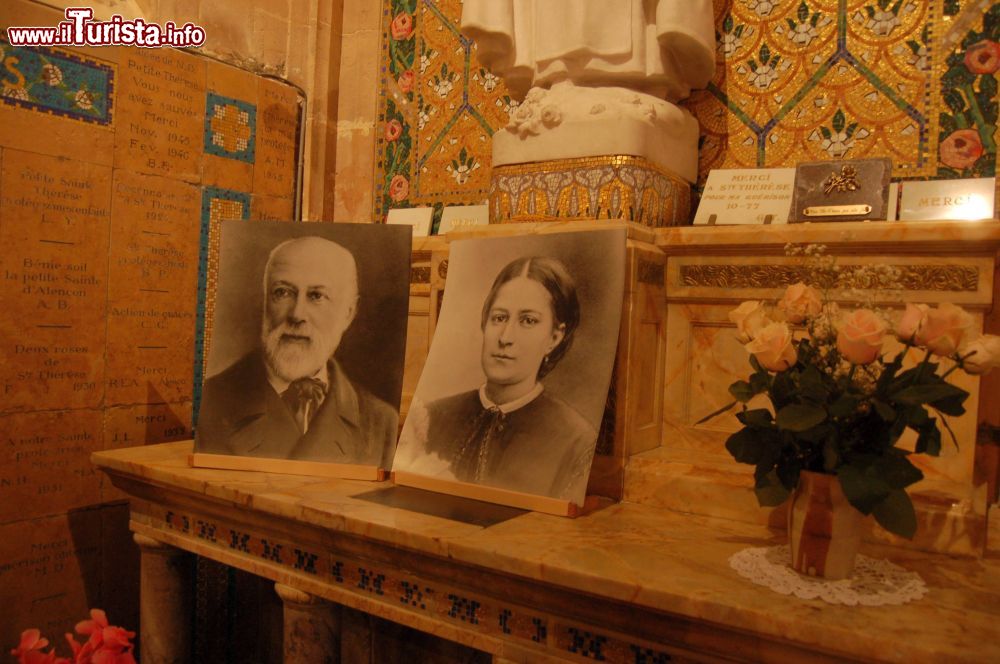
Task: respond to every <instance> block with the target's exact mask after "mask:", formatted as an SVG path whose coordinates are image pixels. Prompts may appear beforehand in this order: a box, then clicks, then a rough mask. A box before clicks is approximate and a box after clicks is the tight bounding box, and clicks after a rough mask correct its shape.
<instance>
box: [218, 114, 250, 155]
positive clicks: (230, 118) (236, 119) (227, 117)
mask: <svg viewBox="0 0 1000 664" xmlns="http://www.w3.org/2000/svg"><path fill="white" fill-rule="evenodd" d="M209 126H210V127H211V129H212V145H217V146H218V147H220V148H222V149H223V150H225V151H226V152H243V151H245V150H246V149H247V147H249V145H250V133H251V132H250V114H249V113H247V112H246V111H244V110H241V109H240V108H239V107H238V106H235V105H233V104H214V105H213V107H212V120H211V122H210V123H209Z"/></svg>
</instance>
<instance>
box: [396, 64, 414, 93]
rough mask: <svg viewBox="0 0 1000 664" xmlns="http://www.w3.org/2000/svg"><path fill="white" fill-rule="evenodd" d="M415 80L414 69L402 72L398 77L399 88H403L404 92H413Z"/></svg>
mask: <svg viewBox="0 0 1000 664" xmlns="http://www.w3.org/2000/svg"><path fill="white" fill-rule="evenodd" d="M415 82H416V76H415V75H414V73H413V70H412V69H407V70H406V71H404V72H403V73H402V74H400V75H399V78H398V79H396V85H398V86H399V89H400V90H402V91H403V92H411V91H412V90H413V84H414V83H415Z"/></svg>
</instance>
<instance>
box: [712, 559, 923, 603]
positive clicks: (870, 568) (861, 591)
mask: <svg viewBox="0 0 1000 664" xmlns="http://www.w3.org/2000/svg"><path fill="white" fill-rule="evenodd" d="M791 564H792V558H791V553H790V552H789V549H788V545H782V546H770V547H763V548H752V549H744V550H742V551H740V552H739V553H735V554H733V555H732V556H731V557H730V558H729V566H730V567H732V568H733V569H734V570H736V571H737V572H738V573H739V575H740V576H742V577H745V578H747V579H750V580H751V581H753V582H754V583H756V584H758V585H761V586H767V587H768V588H770V589H771V590H773V591H775V592H779V593H781V594H782V595H795V596H796V597H801V598H802V599H821V600H823V601H824V602H829V603H830V604H847V605H849V606H857V605H858V604H860V605H862V606H882V605H884V604H897V605H898V604H905V603H906V602H909V601H911V600H915V599H920V598H921V597H923V596H924V594H925V593H926V592H927V584H925V583H924V580H923V579H921V578H920V575H919V574H917V573H916V572H907V571H906V570H905V569H903V568H902V567H900V566H899V565H894V564H892V563H891V562H889V561H888V560H876V559H875V558H869V557H868V556H862V555H860V554H859V555H858V557H857V560H856V562H855V564H854V572H853V573H852V574H851V576H850V577H848V578H846V579H840V580H839V581H830V580H827V579H821V578H817V577H814V576H805V575H803V574H799V573H798V572H796V571H795V570H793V569H792V567H791Z"/></svg>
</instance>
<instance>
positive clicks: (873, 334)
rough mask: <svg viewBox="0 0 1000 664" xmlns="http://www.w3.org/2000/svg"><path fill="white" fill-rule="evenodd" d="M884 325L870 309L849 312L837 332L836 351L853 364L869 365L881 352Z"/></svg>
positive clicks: (879, 317)
mask: <svg viewBox="0 0 1000 664" xmlns="http://www.w3.org/2000/svg"><path fill="white" fill-rule="evenodd" d="M885 330H886V324H885V321H884V320H882V317H881V316H879V315H877V314H876V313H875V312H874V311H872V310H870V309H857V310H855V311H853V312H851V313H850V314H849V315H848V316H847V317H846V318H844V320H843V321H842V322H841V324H840V329H839V330H838V331H837V350H839V351H840V355H841V356H842V357H843V358H844V359H845V360H847V361H848V362H851V363H853V364H871V363H872V362H874V361H875V360H876V359H877V358H878V355H879V353H880V352H881V350H882V342H883V340H884V337H885Z"/></svg>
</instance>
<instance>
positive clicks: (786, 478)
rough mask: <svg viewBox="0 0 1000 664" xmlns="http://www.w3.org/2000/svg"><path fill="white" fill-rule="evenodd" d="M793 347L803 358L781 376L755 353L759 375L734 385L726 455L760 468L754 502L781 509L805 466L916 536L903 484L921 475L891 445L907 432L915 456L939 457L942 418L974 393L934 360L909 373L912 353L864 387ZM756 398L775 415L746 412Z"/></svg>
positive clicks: (883, 520) (802, 344)
mask: <svg viewBox="0 0 1000 664" xmlns="http://www.w3.org/2000/svg"><path fill="white" fill-rule="evenodd" d="M908 348H909V346H907V349H908ZM797 351H798V362H797V363H796V364H795V365H794V366H792V367H790V368H789V369H788V370H786V371H782V372H779V373H777V374H772V373H770V372H768V371H767V370H765V369H764V368H763V367H761V366H760V364H759V362H757V360H756V359H755V358H754V357H753V356H751V365H752V366H753V373H752V374H750V376H749V377H748V379H747V380H740V381H737V382H735V383H733V384H732V385H731V386H730V389H729V391H730V394H732V396H733V398H734V399H735V400H736V401H735V402H734V403H739V404H742V409H741V410H740V411H739V412H737V414H736V417H737V419H738V420H739V422H740V423H741V424H742V425H743V428H741V429H740V430H739V431H737V432H736V433H734V434H733V435H731V436H730V437H729V439H728V440H727V441H726V449H727V450H728V451H729V453H730V454H732V455H733V458H734V459H736V461H738V462H740V463H746V464H749V465H752V466H754V467H755V470H754V478H755V482H754V492H755V493H756V495H757V500H758V502H759V503H760V504H761V505H765V506H768V505H777V504H780V503H781V501H783V500H784V499H785V498H786V497H787V496H788V494H789V492H791V491H792V490H793V489H794V488H795V487H796V485H797V484H798V480H799V473H801V472H802V471H803V470H809V471H813V472H820V473H827V474H834V475H837V476H838V478H839V480H840V483H841V486H842V488H843V490H844V494H845V495H846V496H847V499H848V500H849V501H850V503H851V505H853V506H854V507H855V508H857V509H858V510H859V511H861V512H862V513H864V514H874V516H875V519H876V520H877V521H878V523H879V524H880V525H881V526H882V527H884V528H885V529H886V530H889V531H890V532H893V533H895V534H897V535H900V536H902V537H908V538H910V537H913V534H914V532H915V530H916V516H915V513H914V510H913V505H912V503H911V501H910V498H909V497H908V496H907V494H906V488H907V487H908V486H910V485H912V484H914V483H915V482H918V481H919V480H920V479H922V478H923V474H922V473H921V472H920V470H919V469H918V468H917V467H916V466H914V465H913V464H912V463H911V462H910V459H909V452H907V451H905V450H902V449H899V448H897V447H896V446H895V445H896V443H897V442H898V440H899V438H900V436H901V435H902V434H903V432H904V431H905V430H906V429H911V430H913V431H915V432H916V434H917V444H916V452H918V453H923V454H930V455H937V454H939V453H940V451H941V431H940V429H939V428H938V425H939V423H943V416H945V415H948V416H958V415H961V414H962V413H964V412H965V408H964V405H963V404H964V402H965V399H966V398H968V393H967V392H965V390H962V389H961V388H958V387H955V386H954V385H951V384H949V383H947V382H946V381H945V378H944V377H943V376H941V375H939V374H938V373H937V369H938V368H939V365H938V364H937V363H936V362H932V361H931V359H930V355H928V356H927V357H925V358H924V359H923V361H921V362H920V363H919V364H918V365H917V366H915V367H913V368H910V369H906V370H903V359H904V357H905V355H906V349H904V350H903V351H901V352H900V353H898V354H897V355H896V356H895V357H893V358H888V357H886V358H884V359H883V365H882V368H881V373H880V374H879V375H878V376H877V378H876V379H875V380H873V381H872V383H871V386H870V387H869V389H868V390H867V391H863V390H862V389H861V388H860V387H858V385H857V383H856V382H855V381H853V380H852V376H853V371H852V372H851V374H849V375H839V374H836V373H833V372H827V371H822V370H821V369H820V366H822V362H823V361H824V360H823V358H822V356H821V354H820V353H819V351H818V350H817V348H816V347H815V346H814V345H813V344H812V343H811V342H810V340H809V339H804V340H801V341H799V342H797ZM834 352H836V351H834ZM760 394H764V395H766V396H768V397H769V399H770V401H771V406H772V408H773V411H772V410H771V409H765V408H755V409H749V408H747V405H746V404H747V402H749V401H750V400H751V399H753V398H754V397H755V396H757V395H760ZM732 405H733V404H730V406H732ZM772 412H773V413H774V414H772ZM932 412H937V413H939V414H940V415H941V416H942V418H941V420H940V421H939V419H938V418H937V417H932V416H931V413H932ZM714 415H715V414H713V415H712V416H714ZM712 416H710V417H712ZM706 419H707V418H706Z"/></svg>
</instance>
